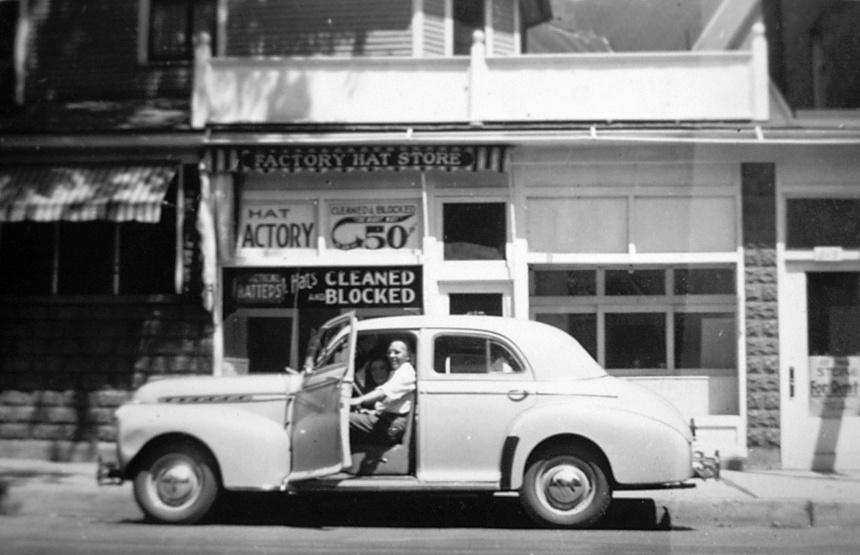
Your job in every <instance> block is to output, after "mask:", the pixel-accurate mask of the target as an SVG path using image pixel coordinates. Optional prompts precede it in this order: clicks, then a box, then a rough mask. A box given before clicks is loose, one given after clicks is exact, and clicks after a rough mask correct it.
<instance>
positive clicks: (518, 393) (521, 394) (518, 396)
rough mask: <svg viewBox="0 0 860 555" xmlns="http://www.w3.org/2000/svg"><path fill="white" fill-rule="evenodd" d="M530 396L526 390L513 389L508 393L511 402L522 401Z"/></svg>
mask: <svg viewBox="0 0 860 555" xmlns="http://www.w3.org/2000/svg"><path fill="white" fill-rule="evenodd" d="M528 396H529V392H528V391H526V390H525V389H512V390H510V391H508V399H510V400H511V401H522V400H523V399H525V398H526V397H528Z"/></svg>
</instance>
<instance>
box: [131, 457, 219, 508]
mask: <svg viewBox="0 0 860 555" xmlns="http://www.w3.org/2000/svg"><path fill="white" fill-rule="evenodd" d="M219 490H220V485H219V484H218V479H217V477H216V475H215V463H214V461H213V460H212V457H211V456H210V455H209V454H208V453H207V452H205V451H204V450H203V449H201V448H200V447H198V446H196V445H194V444H190V443H173V444H170V445H166V446H163V447H161V448H158V449H156V450H154V451H153V452H151V453H150V454H149V456H147V457H146V459H145V460H144V462H143V464H142V465H141V469H140V471H139V472H138V473H137V474H136V475H135V477H134V497H135V499H136V500H137V504H138V505H140V508H141V510H142V511H143V512H144V514H146V516H147V517H148V518H150V519H152V520H155V521H158V522H165V523H169V524H193V523H195V522H199V521H200V520H202V519H203V518H205V517H206V516H207V515H208V514H209V513H210V511H211V510H212V508H213V507H214V505H215V501H216V500H217V498H218V493H219Z"/></svg>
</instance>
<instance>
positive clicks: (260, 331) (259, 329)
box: [247, 318, 293, 373]
mask: <svg viewBox="0 0 860 555" xmlns="http://www.w3.org/2000/svg"><path fill="white" fill-rule="evenodd" d="M292 325H293V320H292V318H248V347H247V351H248V371H249V372H251V373H260V372H267V373H281V372H283V371H284V368H285V367H287V366H289V364H290V339H289V338H290V334H291V333H292Z"/></svg>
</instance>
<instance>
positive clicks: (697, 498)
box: [0, 458, 860, 528]
mask: <svg viewBox="0 0 860 555" xmlns="http://www.w3.org/2000/svg"><path fill="white" fill-rule="evenodd" d="M95 468H96V465H95V463H52V462H48V461H40V460H27V459H2V458H0V484H5V485H6V486H7V491H6V492H5V493H4V494H0V515H2V514H52V515H81V514H88V515H89V514H94V515H96V516H103V517H110V518H118V519H130V520H135V519H139V518H141V516H142V515H141V513H140V510H139V509H138V508H137V505H136V504H135V502H134V499H133V497H132V492H131V484H129V483H128V482H126V483H125V484H123V485H121V486H118V487H117V486H105V487H101V488H100V487H99V486H98V485H96V481H95ZM691 482H692V483H695V484H696V487H695V488H689V489H673V490H648V491H629V492H617V493H616V494H615V498H616V499H619V500H621V499H625V500H627V503H628V505H630V504H633V505H635V504H636V503H635V501H648V503H649V505H650V501H651V500H653V508H654V512H655V513H656V515H655V517H656V520H657V521H658V522H660V521H663V522H666V521H667V520H666V519H668V521H670V522H671V525H672V526H676V527H701V526H727V527H742V526H766V527H786V528H806V527H810V526H814V527H827V526H832V527H846V528H847V527H852V528H853V527H858V526H860V471H852V472H848V473H833V474H821V473H817V472H812V471H753V472H740V471H728V470H724V471H723V472H722V475H721V478H720V480H709V481H707V482H703V481H701V480H693V481H691ZM0 487H2V486H0ZM623 503H624V502H621V503H618V504H623Z"/></svg>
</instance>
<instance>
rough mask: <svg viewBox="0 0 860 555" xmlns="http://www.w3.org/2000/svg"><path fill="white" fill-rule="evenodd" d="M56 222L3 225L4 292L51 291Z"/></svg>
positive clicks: (0, 289)
mask: <svg viewBox="0 0 860 555" xmlns="http://www.w3.org/2000/svg"><path fill="white" fill-rule="evenodd" d="M55 227H56V226H55V224H53V223H41V222H14V223H5V224H3V225H2V226H0V293H2V294H6V295H47V294H49V293H50V292H51V283H52V281H53V278H52V267H53V252H54V237H55Z"/></svg>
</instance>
